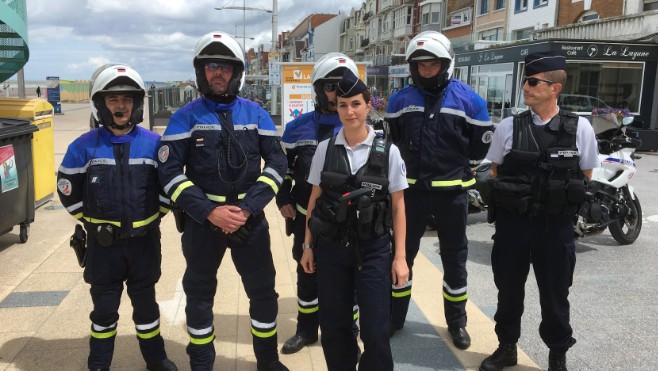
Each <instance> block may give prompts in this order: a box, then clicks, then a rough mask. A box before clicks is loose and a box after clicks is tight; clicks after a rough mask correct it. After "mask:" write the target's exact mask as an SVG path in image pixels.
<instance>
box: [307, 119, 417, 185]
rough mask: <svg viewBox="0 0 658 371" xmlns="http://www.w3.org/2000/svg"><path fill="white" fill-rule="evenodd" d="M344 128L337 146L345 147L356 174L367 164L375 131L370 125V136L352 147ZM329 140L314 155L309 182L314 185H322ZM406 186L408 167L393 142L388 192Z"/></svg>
mask: <svg viewBox="0 0 658 371" xmlns="http://www.w3.org/2000/svg"><path fill="white" fill-rule="evenodd" d="M344 130H345V129H343V128H341V129H340V131H339V132H338V134H336V142H335V144H336V145H337V146H344V147H345V150H346V152H347V159H348V160H349V163H350V172H351V173H352V175H354V174H356V172H357V171H358V170H359V169H360V168H361V167H363V165H365V163H366V161H368V156H369V155H370V148H371V147H372V142H373V140H374V139H375V132H374V130H373V129H372V128H371V127H369V126H368V136H367V137H366V139H365V140H364V141H363V142H361V143H359V144H357V145H356V146H354V149H352V148H350V147H349V146H348V145H347V141H346V140H345V133H344ZM329 140H330V139H327V140H324V141H322V142H320V144H318V148H317V149H316V150H315V154H314V155H313V162H312V163H311V170H310V172H309V174H308V182H309V183H311V184H313V185H317V186H319V185H320V174H321V173H322V168H323V167H324V159H325V156H326V154H327V146H328V145H329ZM406 188H409V184H408V183H407V169H406V168H405V166H404V160H402V156H401V155H400V150H399V149H398V147H396V146H395V145H394V144H391V148H390V151H389V154H388V192H389V193H393V192H397V191H401V190H403V189H406Z"/></svg>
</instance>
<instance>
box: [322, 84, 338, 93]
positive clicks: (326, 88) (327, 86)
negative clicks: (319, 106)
mask: <svg viewBox="0 0 658 371" xmlns="http://www.w3.org/2000/svg"><path fill="white" fill-rule="evenodd" d="M336 88H338V84H337V83H334V82H332V83H329V84H324V87H323V89H324V91H326V92H327V93H331V92H332V91H336Z"/></svg>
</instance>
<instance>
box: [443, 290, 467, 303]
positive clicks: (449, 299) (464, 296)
mask: <svg viewBox="0 0 658 371" xmlns="http://www.w3.org/2000/svg"><path fill="white" fill-rule="evenodd" d="M443 297H444V298H445V299H446V300H448V301H453V302H457V301H464V300H466V299H468V294H464V295H462V296H450V295H448V294H447V293H445V292H444V293H443Z"/></svg>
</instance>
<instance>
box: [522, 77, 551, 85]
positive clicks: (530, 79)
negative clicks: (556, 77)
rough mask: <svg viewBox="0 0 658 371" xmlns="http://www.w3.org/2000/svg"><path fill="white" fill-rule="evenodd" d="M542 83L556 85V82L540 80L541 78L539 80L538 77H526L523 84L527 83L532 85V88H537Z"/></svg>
mask: <svg viewBox="0 0 658 371" xmlns="http://www.w3.org/2000/svg"><path fill="white" fill-rule="evenodd" d="M540 81H543V82H545V83H547V84H554V83H555V81H551V80H544V79H540V78H537V77H524V78H523V84H524V85H525V83H526V82H527V83H528V85H530V86H537V84H539V82H540Z"/></svg>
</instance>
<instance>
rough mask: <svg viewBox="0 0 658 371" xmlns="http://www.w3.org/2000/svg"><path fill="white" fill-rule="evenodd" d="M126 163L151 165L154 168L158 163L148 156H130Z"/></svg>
mask: <svg viewBox="0 0 658 371" xmlns="http://www.w3.org/2000/svg"><path fill="white" fill-rule="evenodd" d="M128 164H130V165H151V166H153V167H155V168H157V167H158V163H157V162H155V160H152V159H150V158H131V159H130V160H129V161H128Z"/></svg>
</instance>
